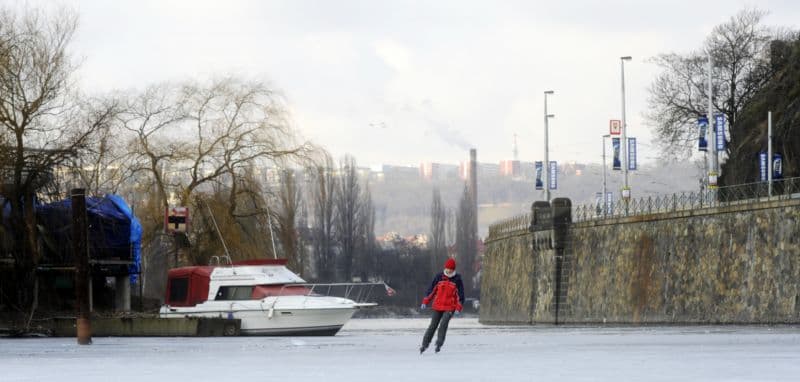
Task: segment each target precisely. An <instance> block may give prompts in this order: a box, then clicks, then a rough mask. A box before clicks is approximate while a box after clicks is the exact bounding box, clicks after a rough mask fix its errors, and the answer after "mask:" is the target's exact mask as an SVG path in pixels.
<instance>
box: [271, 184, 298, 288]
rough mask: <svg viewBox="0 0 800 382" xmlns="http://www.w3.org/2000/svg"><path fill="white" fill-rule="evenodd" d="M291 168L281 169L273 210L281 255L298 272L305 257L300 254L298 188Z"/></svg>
mask: <svg viewBox="0 0 800 382" xmlns="http://www.w3.org/2000/svg"><path fill="white" fill-rule="evenodd" d="M295 175H296V174H295V172H294V171H293V170H283V171H281V176H280V178H281V185H280V190H279V191H278V194H277V199H278V208H277V210H276V211H275V217H276V219H275V220H276V223H277V224H276V225H277V229H278V234H277V237H278V239H279V240H280V244H281V249H283V256H284V257H285V258H286V259H288V260H289V267H290V268H291V269H293V270H295V271H297V272H298V273H302V271H303V269H304V268H305V265H306V264H305V259H304V258H302V257H301V256H300V237H299V235H298V230H297V219H298V213H299V211H300V203H301V199H300V188H299V187H298V184H297V179H296V177H295Z"/></svg>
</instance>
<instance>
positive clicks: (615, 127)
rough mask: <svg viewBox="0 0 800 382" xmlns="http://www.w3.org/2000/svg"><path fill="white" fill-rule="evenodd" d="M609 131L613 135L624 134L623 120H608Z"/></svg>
mask: <svg viewBox="0 0 800 382" xmlns="http://www.w3.org/2000/svg"><path fill="white" fill-rule="evenodd" d="M608 132H609V134H611V135H620V134H622V121H620V120H618V119H612V120H610V121H608Z"/></svg>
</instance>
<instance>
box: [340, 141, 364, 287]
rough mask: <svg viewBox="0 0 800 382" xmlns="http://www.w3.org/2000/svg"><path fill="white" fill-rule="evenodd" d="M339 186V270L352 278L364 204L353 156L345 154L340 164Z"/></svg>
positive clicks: (344, 275)
mask: <svg viewBox="0 0 800 382" xmlns="http://www.w3.org/2000/svg"><path fill="white" fill-rule="evenodd" d="M339 175H340V179H339V187H338V188H337V190H336V199H335V200H336V235H337V239H338V243H339V247H340V249H341V253H340V254H339V256H338V258H339V261H338V265H337V267H336V268H337V270H338V271H339V272H340V274H341V277H343V278H344V279H346V280H350V279H351V278H352V276H353V271H352V270H353V262H354V261H355V260H354V259H355V257H356V256H355V255H356V254H355V252H356V250H357V249H358V248H357V246H358V238H359V237H360V236H361V232H360V229H361V228H362V227H361V226H360V225H359V224H358V221H359V217H360V216H361V213H362V210H363V205H362V199H361V198H362V196H361V186H360V184H359V181H358V168H357V167H356V160H355V158H353V157H352V156H349V155H347V156H345V157H344V159H342V161H341V163H340V164H339Z"/></svg>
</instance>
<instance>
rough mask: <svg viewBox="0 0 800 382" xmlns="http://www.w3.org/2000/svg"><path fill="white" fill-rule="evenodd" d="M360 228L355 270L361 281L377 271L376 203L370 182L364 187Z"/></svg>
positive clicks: (359, 218)
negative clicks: (373, 200)
mask: <svg viewBox="0 0 800 382" xmlns="http://www.w3.org/2000/svg"><path fill="white" fill-rule="evenodd" d="M358 220H359V225H360V228H359V229H358V231H357V232H358V233H359V234H360V237H359V238H358V245H357V250H356V254H355V256H354V258H355V271H356V273H358V275H359V277H360V278H361V281H367V279H368V278H369V276H370V275H371V274H374V273H375V271H376V269H375V268H376V262H375V256H376V252H377V251H376V246H375V204H374V203H373V202H372V191H371V190H370V187H369V184H366V185H365V187H364V193H363V197H362V201H361V211H360V214H359V217H358Z"/></svg>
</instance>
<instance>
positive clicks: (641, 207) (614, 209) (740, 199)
mask: <svg viewBox="0 0 800 382" xmlns="http://www.w3.org/2000/svg"><path fill="white" fill-rule="evenodd" d="M793 198H794V199H800V177H798V178H788V179H780V180H774V181H773V182H772V192H771V194H770V188H769V185H768V184H767V183H766V182H758V183H745V184H738V185H733V186H724V187H719V188H716V189H710V190H706V191H703V192H699V191H698V192H680V193H674V194H667V195H658V196H648V197H642V198H637V199H631V200H630V201H628V202H627V203H625V202H624V201H616V202H614V203H611V204H610V205H605V206H604V205H603V204H600V203H588V204H583V205H577V206H573V207H572V222H573V223H577V222H584V221H598V220H604V219H612V218H619V217H628V216H641V215H649V214H657V213H669V212H678V211H688V210H695V209H699V208H709V207H723V206H730V205H747V204H754V203H759V202H764V201H773V200H785V199H793ZM530 222H531V214H530V213H526V214H522V215H518V216H514V217H511V218H508V219H504V220H500V221H498V222H496V223H494V224H492V225H490V226H489V238H498V237H501V236H505V235H509V234H515V233H519V232H522V231H525V230H527V228H528V226H529V225H530Z"/></svg>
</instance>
